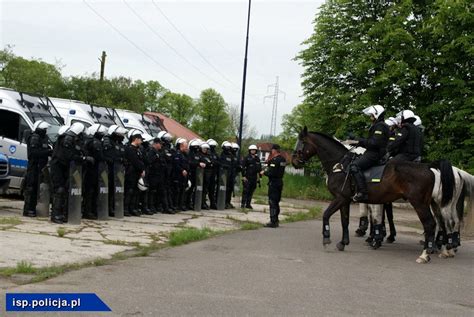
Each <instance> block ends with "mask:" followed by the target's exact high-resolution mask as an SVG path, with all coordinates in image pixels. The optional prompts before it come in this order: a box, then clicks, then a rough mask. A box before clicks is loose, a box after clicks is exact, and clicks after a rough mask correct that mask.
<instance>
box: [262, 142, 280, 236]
mask: <svg viewBox="0 0 474 317" xmlns="http://www.w3.org/2000/svg"><path fill="white" fill-rule="evenodd" d="M285 167H286V159H285V158H284V157H283V156H282V155H281V153H280V146H279V145H278V144H273V145H272V152H271V154H270V157H269V158H268V160H267V167H266V168H265V170H262V171H261V172H260V175H265V176H267V177H268V204H269V206H270V222H269V223H267V224H266V225H265V226H266V227H269V228H277V227H278V226H279V223H280V222H279V220H278V215H279V214H280V200H281V192H282V190H283V175H284V174H285Z"/></svg>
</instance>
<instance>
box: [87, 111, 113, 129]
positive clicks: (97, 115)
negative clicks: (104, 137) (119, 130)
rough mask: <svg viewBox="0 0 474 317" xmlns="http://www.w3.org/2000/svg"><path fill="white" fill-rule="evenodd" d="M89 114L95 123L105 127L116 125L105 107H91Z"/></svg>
mask: <svg viewBox="0 0 474 317" xmlns="http://www.w3.org/2000/svg"><path fill="white" fill-rule="evenodd" d="M89 114H90V115H91V116H92V118H93V119H94V121H95V122H97V123H100V124H102V125H104V126H106V127H110V126H111V125H113V124H116V123H115V121H114V118H113V117H112V116H111V115H110V113H109V111H108V110H107V108H106V107H101V106H91V111H90V112H89Z"/></svg>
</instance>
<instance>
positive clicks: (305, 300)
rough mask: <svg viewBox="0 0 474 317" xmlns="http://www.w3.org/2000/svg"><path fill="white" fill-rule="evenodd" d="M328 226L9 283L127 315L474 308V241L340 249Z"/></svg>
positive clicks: (404, 239)
mask: <svg viewBox="0 0 474 317" xmlns="http://www.w3.org/2000/svg"><path fill="white" fill-rule="evenodd" d="M354 227H355V226H354V225H352V228H354ZM320 228H321V223H320V222H319V221H309V222H300V223H293V224H284V225H283V226H282V227H281V228H280V229H277V230H275V229H260V230H256V231H241V232H237V233H233V234H227V235H224V236H221V237H217V238H213V239H209V240H206V241H201V242H197V243H192V244H189V245H186V246H183V247H177V248H170V249H166V250H162V251H160V252H157V253H155V254H153V255H152V256H150V257H145V258H134V259H129V260H126V261H120V262H117V263H115V264H113V265H107V266H103V267H93V268H87V269H83V270H79V271H75V272H70V273H68V274H65V275H63V276H60V277H58V278H54V279H52V280H49V281H45V282H42V283H39V284H31V285H24V286H21V287H16V288H9V289H7V290H2V292H5V291H8V292H14V291H20V292H26V291H34V292H40V291H41V292H96V293H97V294H98V295H99V296H100V297H101V298H102V299H103V300H104V301H105V302H106V303H107V304H108V305H109V306H110V307H111V308H112V310H113V314H114V315H121V316H142V315H148V316H170V315H173V316H176V315H180V316H182V315H199V316H208V315H214V316H228V315H233V316H236V315H239V316H240V315H253V316H262V315H272V316H275V315H286V316H296V315H310V316H344V315H347V316H348V315H405V316H413V315H417V316H419V315H425V316H434V315H439V316H473V315H474V297H473V296H474V295H473V294H474V242H473V241H468V242H465V243H463V246H462V248H461V250H460V252H459V253H458V256H457V257H456V258H454V259H439V258H438V257H434V258H433V260H432V262H431V263H430V264H426V265H423V264H416V263H415V259H416V257H417V256H418V255H419V253H420V246H418V243H417V241H418V239H419V237H415V236H403V235H402V236H400V237H399V239H398V241H397V243H396V244H394V245H388V246H385V247H383V248H382V249H380V250H377V251H373V250H369V249H368V247H366V246H365V245H364V243H363V240H361V239H359V238H352V243H351V245H350V246H349V247H348V248H347V249H346V251H345V252H339V251H336V250H335V246H334V245H332V246H331V247H329V248H328V249H327V250H325V249H324V248H323V247H322V245H321V235H320ZM337 229H338V226H337V223H334V225H333V236H334V237H339V231H338V230H337ZM35 315H38V314H35ZM101 315H102V314H101ZM105 315H106V314H105Z"/></svg>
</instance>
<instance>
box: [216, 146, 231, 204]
mask: <svg viewBox="0 0 474 317" xmlns="http://www.w3.org/2000/svg"><path fill="white" fill-rule="evenodd" d="M221 148H222V152H221V156H220V158H219V165H220V167H221V169H222V172H224V171H226V172H227V184H226V185H227V186H226V195H225V209H231V208H234V206H233V205H232V204H231V202H230V201H231V198H232V190H233V188H232V187H233V184H232V181H231V178H232V168H233V155H232V144H231V143H230V142H228V141H224V142H222V145H221ZM231 184H232V185H231Z"/></svg>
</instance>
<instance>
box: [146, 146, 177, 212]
mask: <svg viewBox="0 0 474 317" xmlns="http://www.w3.org/2000/svg"><path fill="white" fill-rule="evenodd" d="M162 143H163V141H162V140H161V138H158V137H157V138H155V139H153V143H152V145H151V149H150V151H149V152H148V162H149V163H150V169H149V174H148V180H149V184H150V193H149V200H148V201H149V206H150V208H154V209H155V210H156V212H162V213H165V214H169V213H174V212H172V211H170V210H169V207H168V198H167V193H166V187H167V184H166V172H167V171H166V168H167V167H166V164H167V163H166V157H165V151H164V150H163V148H162Z"/></svg>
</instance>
